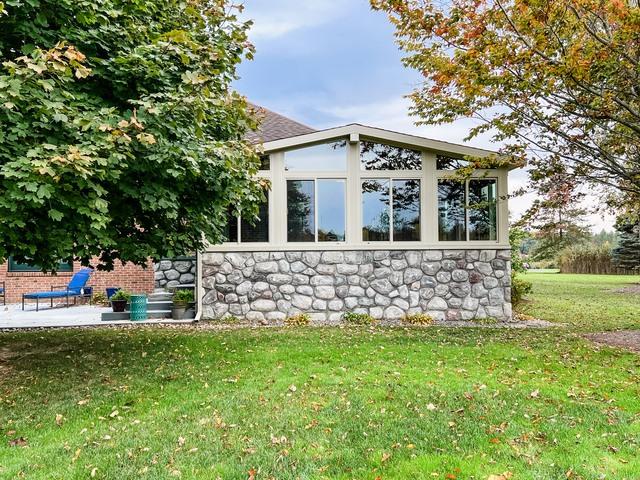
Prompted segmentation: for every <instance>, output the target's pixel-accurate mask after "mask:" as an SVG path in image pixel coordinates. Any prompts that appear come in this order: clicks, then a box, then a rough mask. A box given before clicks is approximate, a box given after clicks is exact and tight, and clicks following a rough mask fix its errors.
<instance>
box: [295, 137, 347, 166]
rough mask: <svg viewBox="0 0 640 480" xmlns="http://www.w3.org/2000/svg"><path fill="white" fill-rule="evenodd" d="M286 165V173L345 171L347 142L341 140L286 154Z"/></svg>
mask: <svg viewBox="0 0 640 480" xmlns="http://www.w3.org/2000/svg"><path fill="white" fill-rule="evenodd" d="M284 164H285V167H284V169H285V170H286V171H296V170H297V171H345V170H346V169H347V142H346V140H340V141H337V142H332V143H323V144H320V145H314V146H312V147H306V148H300V149H298V150H291V151H288V152H285V154H284Z"/></svg>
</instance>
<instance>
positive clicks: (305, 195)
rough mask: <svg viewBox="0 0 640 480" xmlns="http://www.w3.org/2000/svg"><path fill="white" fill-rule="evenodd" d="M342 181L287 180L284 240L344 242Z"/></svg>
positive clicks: (343, 187) (343, 191)
mask: <svg viewBox="0 0 640 480" xmlns="http://www.w3.org/2000/svg"><path fill="white" fill-rule="evenodd" d="M345 184H346V182H345V180H344V179H325V178H323V179H314V180H287V240H288V241H289V242H316V241H317V242H344V241H345V230H346V228H345V203H346V202H345V194H346V190H345Z"/></svg>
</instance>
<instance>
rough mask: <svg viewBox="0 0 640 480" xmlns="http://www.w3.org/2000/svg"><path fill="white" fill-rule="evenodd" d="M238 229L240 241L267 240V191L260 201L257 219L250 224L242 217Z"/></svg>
mask: <svg viewBox="0 0 640 480" xmlns="http://www.w3.org/2000/svg"><path fill="white" fill-rule="evenodd" d="M240 230H241V232H242V235H241V236H240V239H241V241H242V243H245V242H247V243H253V242H268V241H269V193H268V192H265V199H264V201H263V202H261V203H260V211H259V212H258V219H257V220H256V221H255V222H254V224H253V225H251V223H250V222H248V221H247V220H245V219H244V218H242V219H241V220H240Z"/></svg>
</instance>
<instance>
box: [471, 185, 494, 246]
mask: <svg viewBox="0 0 640 480" xmlns="http://www.w3.org/2000/svg"><path fill="white" fill-rule="evenodd" d="M496 198H497V195H496V180H495V179H494V180H490V179H478V180H469V240H497V229H496V225H497V223H496Z"/></svg>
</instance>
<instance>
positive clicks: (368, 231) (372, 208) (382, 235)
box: [362, 180, 390, 242]
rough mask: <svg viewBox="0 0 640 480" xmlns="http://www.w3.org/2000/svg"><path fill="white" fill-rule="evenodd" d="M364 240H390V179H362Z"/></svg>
mask: <svg viewBox="0 0 640 480" xmlns="http://www.w3.org/2000/svg"><path fill="white" fill-rule="evenodd" d="M362 240H364V241H365V242H381V241H389V240H390V238H389V180H363V181H362Z"/></svg>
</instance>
